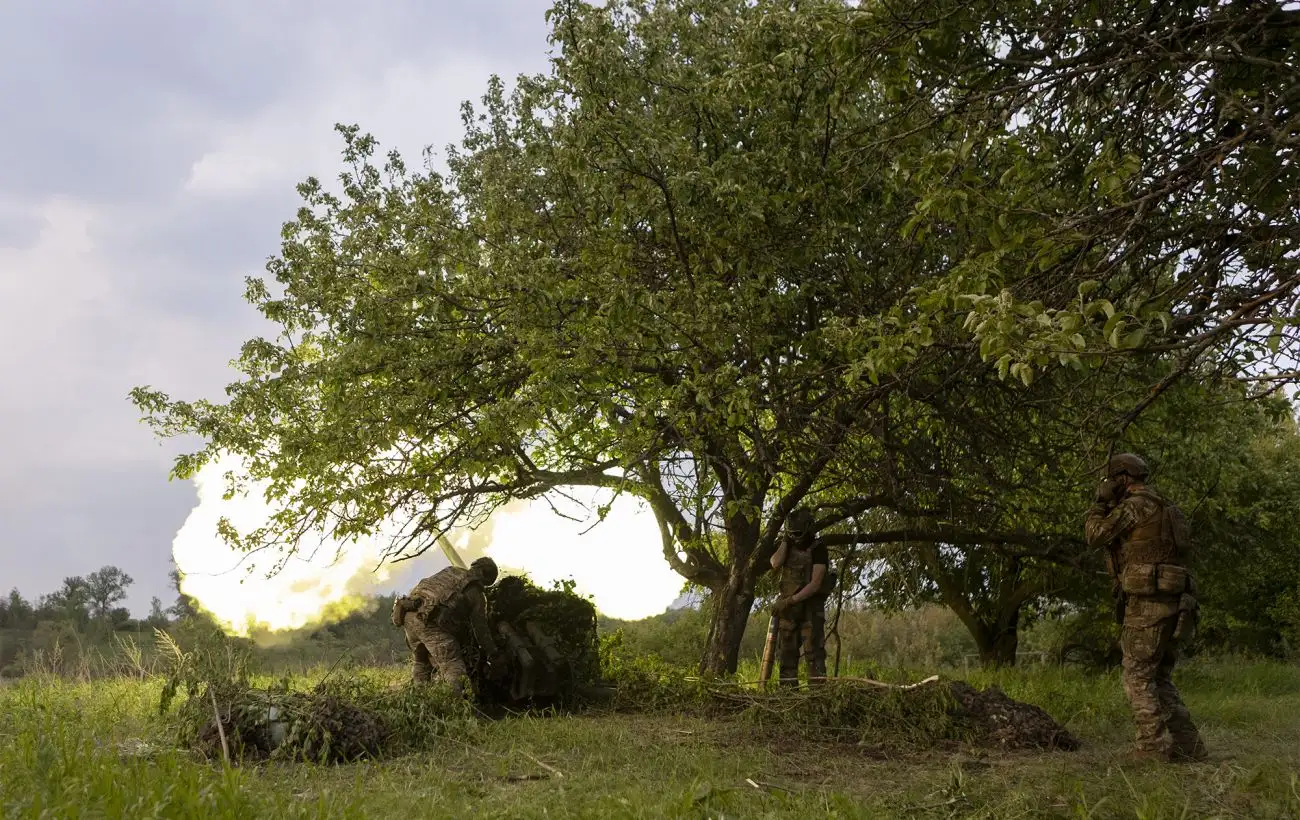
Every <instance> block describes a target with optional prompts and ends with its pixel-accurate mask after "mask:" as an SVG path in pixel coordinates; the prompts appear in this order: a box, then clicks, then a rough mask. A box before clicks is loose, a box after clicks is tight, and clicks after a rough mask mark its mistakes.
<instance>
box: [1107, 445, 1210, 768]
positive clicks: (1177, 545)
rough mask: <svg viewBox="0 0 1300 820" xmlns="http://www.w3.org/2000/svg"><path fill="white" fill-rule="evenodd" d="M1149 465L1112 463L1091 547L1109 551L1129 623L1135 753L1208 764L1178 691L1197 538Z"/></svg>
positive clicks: (1122, 617)
mask: <svg viewBox="0 0 1300 820" xmlns="http://www.w3.org/2000/svg"><path fill="white" fill-rule="evenodd" d="M1148 473H1149V471H1148V469H1147V465H1146V462H1144V461H1143V460H1142V459H1141V458H1139V457H1138V456H1135V455H1133V454H1132V453H1121V454H1120V455H1117V456H1114V457H1112V458H1111V459H1110V462H1109V463H1108V464H1107V468H1106V480H1105V481H1103V482H1102V483H1101V486H1100V488H1099V489H1098V491H1097V499H1096V502H1095V503H1094V504H1093V505H1092V507H1091V508H1090V509H1089V510H1088V516H1087V519H1086V521H1085V524H1084V532H1085V534H1086V536H1087V539H1088V545H1089V546H1091V547H1094V548H1100V549H1104V550H1106V565H1107V568H1108V570H1109V571H1110V575H1111V578H1112V579H1113V581H1114V585H1115V596H1116V610H1115V611H1116V618H1117V620H1118V621H1119V622H1120V623H1121V624H1122V625H1123V636H1122V638H1121V643H1120V646H1121V648H1122V649H1123V652H1124V692H1125V694H1127V695H1128V700H1129V704H1130V705H1131V706H1132V709H1133V719H1134V722H1135V723H1136V724H1137V748H1136V750H1135V752H1134V756H1135V757H1138V758H1149V759H1159V760H1182V761H1185V760H1204V759H1205V758H1206V751H1205V744H1204V743H1202V741H1201V736H1200V733H1199V732H1198V731H1197V730H1196V724H1194V723H1192V717H1191V714H1190V713H1189V712H1188V711H1187V707H1186V706H1184V705H1183V701H1182V699H1181V698H1180V697H1179V695H1178V689H1177V688H1175V687H1174V682H1173V671H1174V664H1175V663H1176V662H1177V660H1178V647H1179V644H1180V643H1182V642H1184V641H1185V640H1186V639H1187V638H1188V637H1189V636H1190V633H1191V631H1192V629H1193V628H1194V625H1195V620H1196V615H1197V605H1196V598H1195V593H1196V586H1195V583H1194V582H1193V580H1192V576H1191V573H1190V572H1188V569H1187V564H1188V560H1189V559H1190V557H1191V556H1190V552H1191V546H1192V545H1191V539H1190V537H1189V534H1188V532H1187V525H1186V522H1185V521H1184V520H1183V515H1182V513H1181V512H1180V511H1179V509H1178V508H1177V507H1176V506H1174V505H1173V504H1172V503H1170V502H1169V501H1167V500H1165V499H1164V498H1163V497H1161V496H1160V495H1159V494H1158V493H1156V492H1155V491H1154V490H1152V489H1151V488H1150V487H1148V486H1147V485H1146V480H1147V476H1148Z"/></svg>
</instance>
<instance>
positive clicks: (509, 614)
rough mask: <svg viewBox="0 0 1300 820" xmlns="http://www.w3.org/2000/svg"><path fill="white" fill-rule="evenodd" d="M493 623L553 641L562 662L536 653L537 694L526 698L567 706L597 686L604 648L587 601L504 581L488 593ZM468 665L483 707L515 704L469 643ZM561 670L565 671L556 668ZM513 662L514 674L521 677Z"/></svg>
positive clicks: (525, 583) (503, 683)
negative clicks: (582, 692) (538, 634)
mask: <svg viewBox="0 0 1300 820" xmlns="http://www.w3.org/2000/svg"><path fill="white" fill-rule="evenodd" d="M486 597H487V604H488V620H489V622H491V623H492V625H493V628H494V629H495V628H496V624H497V623H498V622H500V621H506V622H507V623H509V624H510V626H511V627H513V629H514V631H515V632H517V633H519V634H521V635H528V633H529V630H528V624H530V623H531V624H533V625H534V628H535V629H534V631H536V630H537V629H540V631H541V632H542V633H544V634H545V637H547V638H549V639H550V641H551V642H553V646H554V649H555V650H558V652H559V654H560V655H562V656H563V662H562V663H560V664H554V663H551V662H549V661H548V660H547V659H546V658H545V653H544V652H542V651H537V652H532V653H531V654H533V656H534V657H535V659H536V660H537V662H538V663H539V664H540V665H541V667H542V668H541V669H540V670H539V673H538V675H537V676H536V680H537V684H538V689H537V691H535V692H534V693H533V694H532V696H531V697H528V698H526V699H527V700H531V701H533V702H534V703H538V702H547V703H555V702H559V703H564V702H568V701H570V700H571V699H572V698H573V696H574V695H575V693H576V692H578V691H580V690H582V689H584V688H587V687H591V686H594V685H595V684H596V683H597V681H598V679H599V677H600V650H599V647H600V643H599V639H598V638H597V635H596V608H595V606H593V605H592V603H591V602H590V601H588V600H586V599H584V598H580V597H579V596H577V595H576V594H574V593H573V592H570V591H566V590H561V589H542V588H541V587H538V586H536V585H535V584H533V583H532V582H531V581H529V580H528V579H526V578H521V577H517V576H510V577H506V578H502V579H501V580H500V581H498V582H497V583H496V584H495V585H493V586H491V587H489V588H488V589H487V590H486ZM466 660H467V661H468V663H469V667H470V669H471V676H472V677H473V678H474V684H475V685H474V689H475V691H476V692H477V693H478V696H479V700H480V702H487V703H511V702H513V701H517V700H518V698H517V697H515V696H513V695H512V694H511V693H510V691H509V689H510V686H509V684H510V682H509V681H502V680H493V679H492V677H491V675H490V674H489V670H488V669H487V663H486V660H487V659H486V658H483V657H482V652H481V651H480V650H479V648H478V646H477V645H475V644H474V643H473V641H469V642H468V644H467V645H466ZM557 667H560V668H557ZM519 671H520V670H519V669H518V668H517V667H516V665H515V664H514V663H513V661H512V664H511V669H510V673H511V674H512V675H518V674H519Z"/></svg>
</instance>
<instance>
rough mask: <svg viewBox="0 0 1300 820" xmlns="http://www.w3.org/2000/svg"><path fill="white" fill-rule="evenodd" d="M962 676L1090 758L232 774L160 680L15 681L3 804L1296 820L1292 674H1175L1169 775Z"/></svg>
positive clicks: (1066, 707)
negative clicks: (213, 758) (1054, 728)
mask: <svg viewBox="0 0 1300 820" xmlns="http://www.w3.org/2000/svg"><path fill="white" fill-rule="evenodd" d="M392 674H393V675H395V676H396V675H400V674H401V672H400V670H396V669H394V670H393V672H392ZM898 677H904V675H902V674H901V673H900V674H899V675H898ZM968 679H970V680H971V681H972V682H973V683H976V684H979V685H988V684H990V683H996V684H998V685H1000V686H1002V687H1003V689H1005V690H1006V691H1007V693H1008V694H1010V695H1011V696H1012V697H1015V698H1018V699H1021V700H1026V701H1029V702H1032V703H1037V704H1039V705H1041V706H1043V707H1044V708H1046V709H1047V710H1048V711H1050V712H1051V713H1052V714H1053V715H1055V716H1056V717H1057V718H1058V719H1060V720H1062V721H1064V722H1065V723H1066V725H1067V727H1068V728H1069V729H1070V730H1071V731H1072V732H1074V733H1076V734H1077V735H1078V736H1080V737H1081V738H1082V739H1083V740H1084V742H1085V744H1086V746H1085V748H1084V749H1083V750H1082V751H1080V752H1076V753H1052V754H1046V755H1030V754H1016V755H1009V754H999V753H980V752H975V751H970V750H967V751H944V752H927V753H916V754H908V755H902V756H898V757H889V758H881V757H880V754H881V753H880V752H879V749H878V748H875V747H873V748H866V747H863V748H859V747H855V746H851V745H835V744H822V743H813V742H809V741H801V740H794V739H782V738H781V737H778V736H774V735H772V734H771V733H770V732H756V730H755V729H754V728H753V727H752V726H749V725H746V724H745V723H744V722H741V721H707V720H703V719H699V718H684V717H674V716H670V715H605V716H597V715H579V716H567V717H516V718H508V719H505V720H500V721H494V722H483V723H480V724H478V725H477V726H476V727H475V728H474V729H473V730H472V731H470V732H468V733H467V734H465V735H462V736H459V737H456V738H432V739H431V740H430V744H429V747H428V749H427V750H426V751H423V752H421V753H419V754H412V755H406V756H403V757H399V758H395V759H391V760H385V761H379V762H367V763H361V764H355V765H348V766H330V767H326V766H316V765H308V764H283V763H277V764H265V765H261V766H247V767H236V768H226V767H224V766H223V765H221V764H220V763H215V764H214V763H208V762H204V761H201V760H198V759H196V758H194V757H193V756H192V755H191V754H190V753H188V752H186V751H184V750H180V749H175V748H171V747H170V746H169V743H168V736H167V734H166V730H165V728H164V727H165V724H164V723H163V722H161V721H160V720H159V719H158V718H157V716H156V713H157V702H158V695H159V691H160V687H159V684H157V683H155V682H149V681H101V682H97V683H94V684H72V683H66V682H62V681H59V680H56V679H49V678H46V679H25V680H22V681H18V682H16V683H12V684H9V685H7V686H4V687H2V688H0V807H2V809H3V815H4V816H5V817H132V818H136V817H168V818H171V817H196V818H197V817H204V818H206V817H212V818H221V817H240V818H247V817H370V816H401V817H468V816H479V817H593V818H594V817H601V818H604V817H803V818H806V817H988V818H1005V817H1042V816H1048V817H1075V818H1082V817H1140V818H1164V817H1169V818H1175V817H1295V816H1300V668H1297V667H1295V666H1286V665H1282V664H1274V663H1250V662H1244V661H1217V662H1198V663H1193V664H1190V665H1189V666H1188V668H1187V669H1185V670H1180V672H1179V676H1178V680H1179V682H1180V685H1181V686H1182V688H1183V692H1184V695H1185V698H1186V700H1187V701H1188V704H1189V706H1190V707H1191V709H1192V712H1193V715H1194V716H1195V717H1196V719H1197V720H1198V722H1199V723H1200V724H1201V727H1202V729H1203V731H1204V734H1205V736H1206V741H1207V743H1208V744H1209V745H1210V747H1211V752H1212V754H1213V755H1214V759H1213V760H1212V761H1211V762H1210V763H1207V764H1199V765H1180V766H1167V765H1158V764H1131V763H1128V762H1126V761H1125V760H1124V759H1123V757H1122V755H1123V753H1124V752H1125V751H1127V748H1128V741H1129V738H1130V735H1131V729H1130V726H1129V723H1128V712H1127V707H1126V704H1125V703H1124V700H1123V696H1122V694H1121V691H1120V687H1119V681H1118V677H1117V676H1116V675H1113V674H1112V675H1105V676H1097V677H1089V676H1085V675H1083V674H1081V673H1078V672H1073V671H1070V670H1058V669H1052V668H1033V669H1026V670H1007V671H1002V672H975V671H972V672H971V673H970V674H969V676H968ZM750 780H752V781H754V782H755V783H757V784H759V787H758V788H755V787H754V786H753V785H750V784H749V782H748V781H750Z"/></svg>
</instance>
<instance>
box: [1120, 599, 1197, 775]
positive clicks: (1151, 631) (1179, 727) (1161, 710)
mask: <svg viewBox="0 0 1300 820" xmlns="http://www.w3.org/2000/svg"><path fill="white" fill-rule="evenodd" d="M1176 624H1177V618H1176V617H1173V618H1166V619H1164V620H1162V621H1160V622H1158V623H1157V624H1155V625H1154V626H1128V625H1125V627H1124V634H1123V636H1122V637H1121V639H1120V646H1121V648H1122V649H1123V650H1124V693H1125V694H1126V695H1128V701H1129V704H1130V706H1131V707H1132V709H1133V722H1134V723H1135V724H1136V725H1137V749H1138V751H1139V752H1143V753H1153V754H1156V755H1159V756H1161V757H1165V758H1172V759H1199V758H1203V757H1204V756H1205V745H1204V744H1203V743H1202V742H1201V735H1200V732H1198V731H1197V729H1196V724H1194V723H1193V722H1192V716H1191V713H1190V712H1188V711H1187V707H1186V706H1185V705H1183V701H1182V698H1181V697H1179V695H1178V689H1177V688H1176V687H1175V686H1174V681H1173V672H1174V664H1176V663H1177V662H1178V642H1177V641H1176V640H1175V639H1174V627H1175V626H1176Z"/></svg>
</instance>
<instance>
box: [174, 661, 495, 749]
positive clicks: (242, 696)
mask: <svg viewBox="0 0 1300 820" xmlns="http://www.w3.org/2000/svg"><path fill="white" fill-rule="evenodd" d="M173 718H174V720H175V725H176V728H177V730H178V732H179V734H180V735H181V739H182V741H183V742H186V743H187V745H189V746H191V747H192V748H194V749H195V750H196V751H198V752H199V753H200V754H202V755H204V756H205V757H207V758H209V759H215V760H220V759H226V760H231V761H259V760H293V761H311V762H314V763H346V762H351V761H355V760H360V759H362V758H378V757H382V756H387V755H392V754H400V753H402V752H406V751H410V750H413V749H418V748H421V747H422V746H424V745H426V744H427V743H428V742H429V741H430V740H431V739H433V738H436V737H439V736H445V735H447V734H449V733H460V734H463V733H464V732H465V731H467V730H472V728H473V726H474V725H475V718H474V715H473V709H472V707H471V706H470V704H469V703H467V702H466V701H465V700H463V699H460V698H456V697H455V696H453V695H452V694H451V693H450V692H449V691H446V690H443V689H440V688H439V687H419V688H416V687H410V686H406V687H401V688H393V687H391V686H390V685H388V684H386V683H385V682H383V681H381V680H378V679H370V678H367V677H364V676H349V677H346V678H340V679H339V680H336V681H331V680H326V681H324V682H322V683H320V684H317V685H316V686H314V687H312V688H311V689H308V690H305V691H293V690H291V689H290V688H289V687H288V686H287V685H284V684H282V685H280V686H278V687H273V688H255V687H249V686H236V685H217V684H210V685H209V686H207V687H203V689H202V690H200V691H196V692H194V693H192V694H191V696H190V697H189V698H188V699H186V700H185V702H184V703H182V704H181V705H180V707H179V708H178V710H177V712H176V714H175V715H174V716H173Z"/></svg>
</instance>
